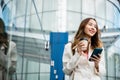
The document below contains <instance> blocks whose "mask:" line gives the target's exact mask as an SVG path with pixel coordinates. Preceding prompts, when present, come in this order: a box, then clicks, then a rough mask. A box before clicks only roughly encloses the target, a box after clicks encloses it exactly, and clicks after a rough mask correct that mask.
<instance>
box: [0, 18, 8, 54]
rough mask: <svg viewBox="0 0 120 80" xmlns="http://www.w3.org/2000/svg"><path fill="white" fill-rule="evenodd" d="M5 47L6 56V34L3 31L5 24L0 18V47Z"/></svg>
mask: <svg viewBox="0 0 120 80" xmlns="http://www.w3.org/2000/svg"><path fill="white" fill-rule="evenodd" d="M1 46H4V47H5V54H7V51H8V46H9V42H8V34H7V33H6V31H5V24H4V21H3V20H2V19H1V18H0V47H1Z"/></svg>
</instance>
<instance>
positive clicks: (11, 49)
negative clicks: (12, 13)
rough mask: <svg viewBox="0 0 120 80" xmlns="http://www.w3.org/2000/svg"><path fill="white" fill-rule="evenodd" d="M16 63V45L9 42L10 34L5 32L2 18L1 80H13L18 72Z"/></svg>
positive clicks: (0, 41) (0, 44) (0, 22)
mask: <svg viewBox="0 0 120 80" xmlns="http://www.w3.org/2000/svg"><path fill="white" fill-rule="evenodd" d="M16 62H17V49H16V44H15V43H14V42H13V41H9V39H8V34H7V33H6V32H5V24H4V22H3V20H2V19H1V18H0V80H12V75H13V73H14V72H15V70H16ZM6 63H7V64H6ZM7 74H9V76H8V75H7Z"/></svg>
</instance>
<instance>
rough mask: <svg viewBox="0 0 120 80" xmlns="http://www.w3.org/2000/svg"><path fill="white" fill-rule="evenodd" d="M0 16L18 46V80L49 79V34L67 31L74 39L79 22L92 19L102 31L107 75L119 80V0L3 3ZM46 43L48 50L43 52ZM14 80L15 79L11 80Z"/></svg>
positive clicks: (106, 78)
mask: <svg viewBox="0 0 120 80" xmlns="http://www.w3.org/2000/svg"><path fill="white" fill-rule="evenodd" d="M4 2H5V3H4V4H6V6H5V8H4V9H3V7H1V9H0V10H1V12H0V16H1V17H2V18H3V20H4V21H5V24H6V31H7V32H8V33H9V34H11V37H10V38H11V39H12V40H13V41H15V42H16V44H17V51H18V61H17V71H16V74H15V75H14V76H17V80H50V63H51V59H50V56H51V53H50V48H49V38H50V32H65V31H66V32H68V33H69V41H70V40H71V39H72V38H73V35H74V33H75V31H76V30H77V29H78V27H79V24H80V22H81V20H82V19H84V18H86V17H93V18H95V19H96V20H97V21H98V25H99V28H100V29H101V31H102V34H101V37H102V38H101V39H102V40H103V42H104V45H105V53H106V56H105V58H106V69H107V75H106V76H104V79H103V80H120V75H119V74H120V46H119V45H118V44H119V42H120V1H119V0H4ZM46 44H48V46H47V47H48V49H46V46H45V45H46ZM14 80H16V77H14Z"/></svg>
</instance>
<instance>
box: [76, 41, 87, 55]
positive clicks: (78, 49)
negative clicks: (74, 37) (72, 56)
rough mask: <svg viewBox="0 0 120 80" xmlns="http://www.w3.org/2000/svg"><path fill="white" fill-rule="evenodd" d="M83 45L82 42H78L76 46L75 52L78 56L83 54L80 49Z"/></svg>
mask: <svg viewBox="0 0 120 80" xmlns="http://www.w3.org/2000/svg"><path fill="white" fill-rule="evenodd" d="M84 45H85V44H84V43H83V42H79V43H78V44H77V51H78V53H79V54H82V53H83V50H82V47H84Z"/></svg>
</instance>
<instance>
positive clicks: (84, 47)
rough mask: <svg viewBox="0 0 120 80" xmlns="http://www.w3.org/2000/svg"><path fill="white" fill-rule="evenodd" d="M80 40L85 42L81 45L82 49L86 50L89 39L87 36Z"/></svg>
mask: <svg viewBox="0 0 120 80" xmlns="http://www.w3.org/2000/svg"><path fill="white" fill-rule="evenodd" d="M80 41H81V42H82V43H83V44H84V45H83V46H82V47H81V50H82V51H86V50H87V49H88V39H87V38H80Z"/></svg>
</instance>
